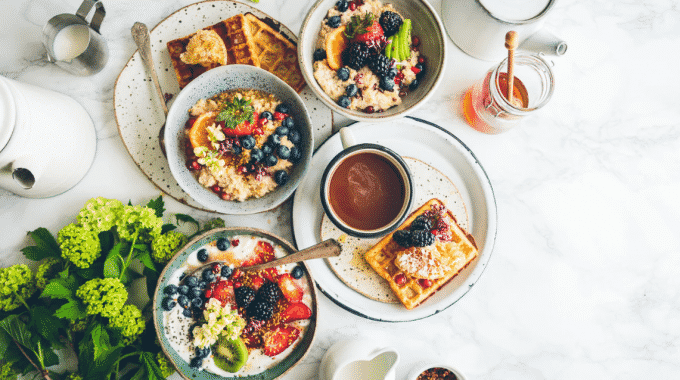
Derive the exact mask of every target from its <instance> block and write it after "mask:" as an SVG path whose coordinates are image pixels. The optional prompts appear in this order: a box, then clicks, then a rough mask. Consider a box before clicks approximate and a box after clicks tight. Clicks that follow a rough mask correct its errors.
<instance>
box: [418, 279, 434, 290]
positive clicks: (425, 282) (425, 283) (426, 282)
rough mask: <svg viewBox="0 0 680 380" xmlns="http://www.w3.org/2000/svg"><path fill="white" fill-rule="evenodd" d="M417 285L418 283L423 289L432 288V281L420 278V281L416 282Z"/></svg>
mask: <svg viewBox="0 0 680 380" xmlns="http://www.w3.org/2000/svg"><path fill="white" fill-rule="evenodd" d="M418 283H419V284H420V286H422V287H423V288H429V287H430V286H432V281H430V280H428V279H426V278H421V279H420V280H418Z"/></svg>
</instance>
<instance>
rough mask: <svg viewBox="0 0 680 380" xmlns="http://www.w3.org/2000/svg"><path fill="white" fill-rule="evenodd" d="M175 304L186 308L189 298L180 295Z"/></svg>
mask: <svg viewBox="0 0 680 380" xmlns="http://www.w3.org/2000/svg"><path fill="white" fill-rule="evenodd" d="M177 303H178V304H179V306H181V307H184V308H185V307H187V306H189V297H187V296H185V295H184V294H180V295H179V297H177Z"/></svg>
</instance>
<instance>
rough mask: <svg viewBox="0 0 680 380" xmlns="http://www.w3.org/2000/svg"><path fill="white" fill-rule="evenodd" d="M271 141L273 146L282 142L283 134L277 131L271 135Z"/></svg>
mask: <svg viewBox="0 0 680 380" xmlns="http://www.w3.org/2000/svg"><path fill="white" fill-rule="evenodd" d="M269 143H270V144H271V145H272V148H273V147H275V146H277V145H279V144H281V136H279V135H277V134H276V133H274V134H272V135H269Z"/></svg>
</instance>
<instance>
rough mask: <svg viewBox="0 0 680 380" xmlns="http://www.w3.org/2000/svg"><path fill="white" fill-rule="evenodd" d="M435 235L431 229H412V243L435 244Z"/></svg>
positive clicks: (418, 244)
mask: <svg viewBox="0 0 680 380" xmlns="http://www.w3.org/2000/svg"><path fill="white" fill-rule="evenodd" d="M434 239H435V236H434V235H433V234H432V232H430V231H424V230H415V231H411V245H413V246H414V247H427V246H428V245H432V244H434Z"/></svg>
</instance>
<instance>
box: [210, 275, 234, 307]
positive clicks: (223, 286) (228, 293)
mask: <svg viewBox="0 0 680 380" xmlns="http://www.w3.org/2000/svg"><path fill="white" fill-rule="evenodd" d="M230 282H231V281H225V280H222V281H218V282H216V283H213V284H212V285H211V286H210V289H211V290H212V295H211V298H215V299H217V300H218V301H220V302H222V306H226V305H227V304H228V303H229V304H232V305H234V304H235V302H234V287H233V286H232V285H231V284H230Z"/></svg>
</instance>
